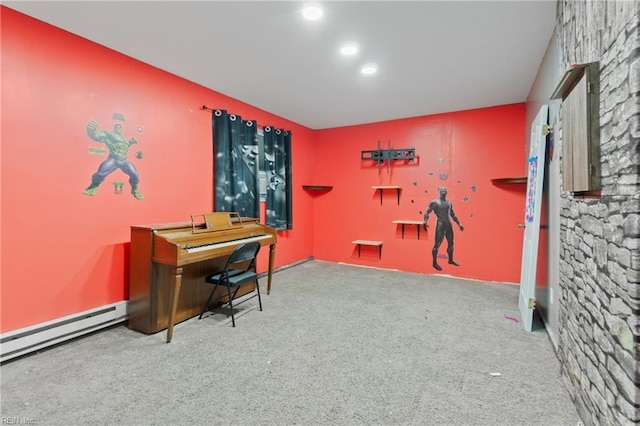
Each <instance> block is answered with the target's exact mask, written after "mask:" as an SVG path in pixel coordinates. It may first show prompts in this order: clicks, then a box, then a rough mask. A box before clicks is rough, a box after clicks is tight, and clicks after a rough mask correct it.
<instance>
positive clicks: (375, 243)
mask: <svg viewBox="0 0 640 426" xmlns="http://www.w3.org/2000/svg"><path fill="white" fill-rule="evenodd" d="M351 244H356V245H357V246H358V257H360V247H362V246H372V247H376V246H377V247H378V256H379V258H380V259H382V241H374V240H353V241H352V242H351Z"/></svg>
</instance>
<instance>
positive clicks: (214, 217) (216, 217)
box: [191, 212, 242, 234]
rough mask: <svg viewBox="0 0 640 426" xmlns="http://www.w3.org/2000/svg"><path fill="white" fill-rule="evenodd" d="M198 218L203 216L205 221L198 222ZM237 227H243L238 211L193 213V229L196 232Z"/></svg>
mask: <svg viewBox="0 0 640 426" xmlns="http://www.w3.org/2000/svg"><path fill="white" fill-rule="evenodd" d="M196 218H203V219H204V222H202V221H201V222H196V220H195V219H196ZM234 219H235V220H234ZM235 227H242V219H240V214H238V213H236V212H213V213H202V214H196V215H191V230H192V232H193V233H194V234H199V233H202V232H212V231H222V230H225V229H231V228H235Z"/></svg>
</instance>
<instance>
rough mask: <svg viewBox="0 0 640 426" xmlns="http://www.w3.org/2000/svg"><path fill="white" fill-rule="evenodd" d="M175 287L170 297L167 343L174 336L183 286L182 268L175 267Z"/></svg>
mask: <svg viewBox="0 0 640 426" xmlns="http://www.w3.org/2000/svg"><path fill="white" fill-rule="evenodd" d="M172 275H173V287H172V288H171V295H170V297H169V325H168V326H167V343H169V342H170V341H171V338H172V337H173V323H174V321H175V317H176V310H177V309H178V299H179V298H180V287H182V268H173V273H172Z"/></svg>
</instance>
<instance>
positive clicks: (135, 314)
mask: <svg viewBox="0 0 640 426" xmlns="http://www.w3.org/2000/svg"><path fill="white" fill-rule="evenodd" d="M199 217H201V218H202V219H203V220H202V221H199V220H197V218H199ZM250 241H259V242H260V245H261V246H266V245H268V246H269V272H268V281H267V294H269V293H270V291H271V276H272V272H273V261H274V258H275V247H276V242H277V235H276V230H275V229H273V228H270V227H268V226H266V225H262V224H260V223H259V221H258V220H257V219H247V218H240V217H239V215H238V214H237V213H227V212H216V213H206V214H203V215H194V216H192V218H191V222H178V223H166V224H158V225H135V226H132V227H131V250H130V252H131V254H130V257H131V264H130V276H129V321H128V326H129V328H131V329H134V330H137V331H141V332H143V333H147V334H151V333H156V332H158V331H161V330H164V329H165V328H166V329H167V343H168V342H170V341H171V337H172V336H173V326H174V324H176V323H178V322H180V321H184V320H186V319H188V318H191V317H193V316H195V315H197V314H199V313H200V311H201V309H202V307H203V305H204V303H205V302H206V300H207V297H208V296H209V292H210V291H211V285H209V284H206V283H205V281H204V279H205V276H207V275H209V274H214V273H216V272H219V271H220V270H221V269H222V268H223V267H224V263H225V261H226V258H227V257H228V256H229V255H230V254H231V252H233V250H234V249H235V248H236V247H238V246H239V245H240V244H243V243H245V242H250ZM221 294H222V293H221ZM242 294H243V293H242V292H241V293H239V295H242Z"/></svg>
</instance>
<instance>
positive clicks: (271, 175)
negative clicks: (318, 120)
mask: <svg viewBox="0 0 640 426" xmlns="http://www.w3.org/2000/svg"><path fill="white" fill-rule="evenodd" d="M263 131H264V156H265V171H266V175H267V225H268V226H271V227H272V228H275V229H277V230H279V231H280V230H285V229H293V220H292V219H293V214H292V198H291V193H292V191H291V187H292V185H291V132H289V131H287V130H282V129H274V128H273V127H270V126H267V127H265V128H264V129H263Z"/></svg>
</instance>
